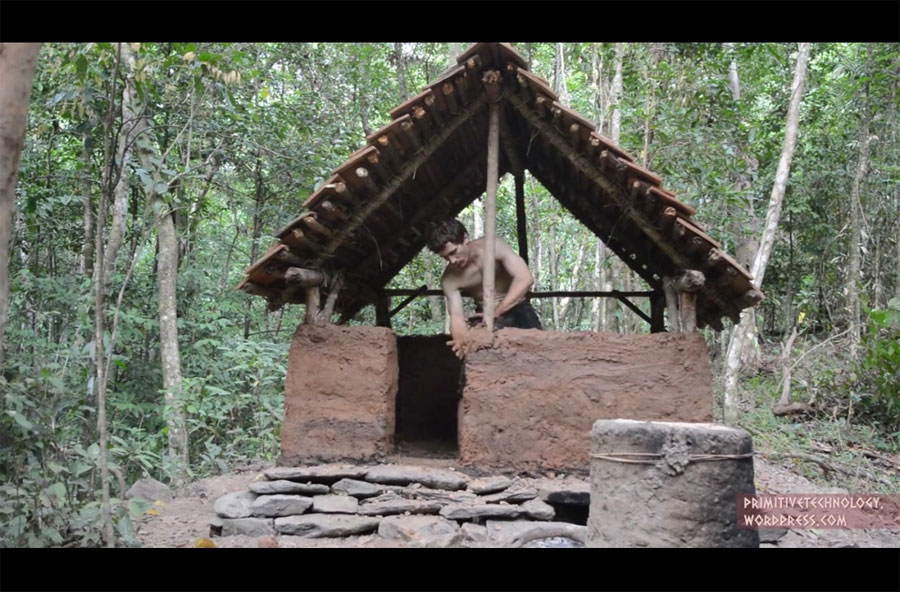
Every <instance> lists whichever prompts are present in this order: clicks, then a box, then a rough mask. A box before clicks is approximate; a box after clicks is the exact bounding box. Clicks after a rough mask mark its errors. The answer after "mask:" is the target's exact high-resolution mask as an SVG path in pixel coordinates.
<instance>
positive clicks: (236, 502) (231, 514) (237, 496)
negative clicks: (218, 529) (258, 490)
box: [213, 491, 256, 518]
mask: <svg viewBox="0 0 900 592" xmlns="http://www.w3.org/2000/svg"><path fill="white" fill-rule="evenodd" d="M255 499H256V494H255V493H250V492H249V491H235V492H232V493H226V494H225V495H223V496H222V497H220V498H219V499H217V500H216V503H215V505H214V506H213V509H215V511H216V514H217V515H219V516H221V517H222V518H247V517H249V516H250V514H251V513H252V512H253V501H254V500H255Z"/></svg>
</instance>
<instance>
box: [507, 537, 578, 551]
mask: <svg viewBox="0 0 900 592" xmlns="http://www.w3.org/2000/svg"><path fill="white" fill-rule="evenodd" d="M522 548H523V549H583V548H584V543H579V542H578V541H576V540H575V539H570V538H566V537H547V538H543V539H534V540H533V541H530V542H528V543H525V544H524V545H522Z"/></svg>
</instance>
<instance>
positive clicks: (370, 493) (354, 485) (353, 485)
mask: <svg viewBox="0 0 900 592" xmlns="http://www.w3.org/2000/svg"><path fill="white" fill-rule="evenodd" d="M331 491H333V492H335V493H339V494H342V495H352V496H353V497H358V498H366V497H374V496H376V495H381V494H382V493H384V491H385V489H384V487H381V486H379V485H375V484H373V483H369V482H368V481H359V480H357V479H341V480H340V481H338V482H337V483H335V484H334V485H332V486H331Z"/></svg>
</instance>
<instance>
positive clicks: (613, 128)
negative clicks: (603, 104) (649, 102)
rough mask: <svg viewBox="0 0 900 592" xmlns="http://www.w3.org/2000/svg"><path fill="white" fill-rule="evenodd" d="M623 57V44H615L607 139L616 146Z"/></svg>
mask: <svg viewBox="0 0 900 592" xmlns="http://www.w3.org/2000/svg"><path fill="white" fill-rule="evenodd" d="M624 57H625V44H624V43H616V58H615V62H614V67H615V75H614V76H613V84H612V96H610V105H611V106H612V120H611V121H610V125H609V139H610V140H612V141H613V143H614V144H617V145H618V143H619V137H620V136H621V134H622V108H621V106H620V103H621V102H622V61H623V59H624Z"/></svg>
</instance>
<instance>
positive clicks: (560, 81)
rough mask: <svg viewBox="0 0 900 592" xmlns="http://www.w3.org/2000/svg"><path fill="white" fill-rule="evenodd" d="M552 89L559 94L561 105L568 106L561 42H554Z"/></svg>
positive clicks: (563, 54)
mask: <svg viewBox="0 0 900 592" xmlns="http://www.w3.org/2000/svg"><path fill="white" fill-rule="evenodd" d="M553 90H554V91H555V92H556V94H558V95H559V102H560V104H561V105H565V106H566V107H568V106H569V89H568V86H567V85H566V58H565V53H564V51H563V44H562V43H557V44H556V62H555V65H554V68H553Z"/></svg>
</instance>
